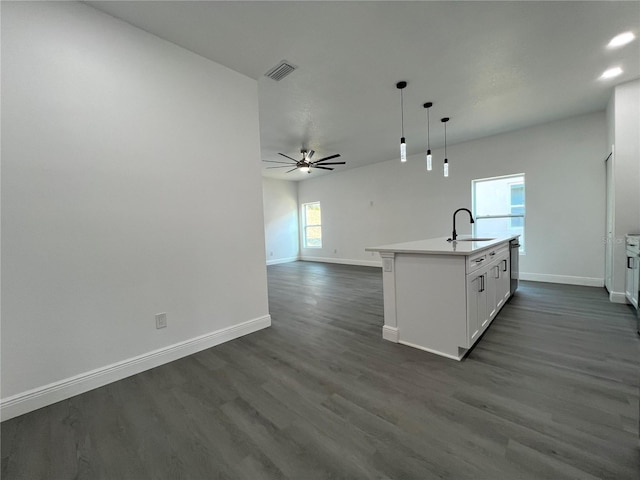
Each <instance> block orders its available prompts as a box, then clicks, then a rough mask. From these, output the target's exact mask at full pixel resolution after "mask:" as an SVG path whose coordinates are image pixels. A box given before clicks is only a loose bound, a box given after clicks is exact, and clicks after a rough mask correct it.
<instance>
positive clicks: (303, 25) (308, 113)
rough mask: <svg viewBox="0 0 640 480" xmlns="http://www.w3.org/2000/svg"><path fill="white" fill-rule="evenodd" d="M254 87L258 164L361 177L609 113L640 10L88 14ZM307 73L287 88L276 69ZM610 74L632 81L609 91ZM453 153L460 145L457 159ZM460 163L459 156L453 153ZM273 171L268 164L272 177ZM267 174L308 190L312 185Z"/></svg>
mask: <svg viewBox="0 0 640 480" xmlns="http://www.w3.org/2000/svg"><path fill="white" fill-rule="evenodd" d="M86 3H88V4H90V5H92V6H94V7H95V8H98V9H99V10H102V11H104V12H106V13H109V14H111V15H113V16H115V17H117V18H120V19H122V20H125V21H127V22H129V23H131V24H133V25H135V26H137V27H140V28H142V29H144V30H146V31H148V32H150V33H153V34H155V35H157V36H159V37H161V38H164V39H166V40H169V41H171V42H173V43H176V44H178V45H180V46H182V47H184V48H187V49H189V50H191V51H193V52H195V53H198V54H200V55H202V56H204V57H207V58H209V59H211V60H214V61H215V62H218V63H220V64H222V65H225V66H227V67H229V68H231V69H233V70H236V71H238V72H240V73H243V74H245V75H247V76H249V77H252V78H254V79H257V80H258V89H259V99H260V100H259V101H260V139H261V149H262V158H263V160H281V159H282V158H281V157H279V155H278V152H282V153H285V154H287V155H290V156H292V157H298V156H299V153H297V152H299V150H300V149H301V148H302V147H305V148H311V149H314V150H316V156H315V157H314V160H315V159H318V158H321V157H324V156H328V155H331V154H334V153H340V154H342V158H341V159H340V160H345V161H346V162H347V164H346V165H344V166H338V167H337V169H342V170H344V169H345V168H353V167H357V166H362V165H365V164H370V163H375V162H381V161H385V160H390V159H393V158H398V157H399V147H398V144H399V137H400V92H399V90H397V89H396V87H395V84H396V83H397V82H398V81H400V80H406V81H408V86H407V88H406V89H405V90H404V99H405V109H404V111H405V112H404V113H405V114H404V125H405V136H406V138H407V151H408V153H409V154H410V155H411V154H416V153H419V152H422V151H423V150H424V149H425V148H426V142H427V139H426V113H425V109H424V108H423V107H422V104H423V103H424V102H426V101H432V102H433V103H434V106H433V107H432V108H431V113H430V115H431V138H432V140H431V142H432V148H433V147H439V146H442V144H443V127H442V123H441V122H440V120H439V119H440V118H441V117H444V116H449V117H451V120H450V122H449V123H448V124H447V140H448V142H447V143H448V145H452V144H455V143H458V142H462V141H465V140H470V139H473V138H479V137H484V136H488V135H492V134H496V133H500V132H505V131H509V130H514V129H518V128H522V127H526V126H530V125H535V124H539V123H544V122H548V121H551V120H555V119H560V118H564V117H568V116H572V115H577V114H581V113H587V112H593V111H598V110H603V109H604V108H605V107H606V104H607V101H608V99H609V98H610V96H611V93H612V91H613V86H614V85H616V84H620V83H623V82H626V81H629V80H632V79H636V78H639V77H640V46H639V45H640V42H639V40H638V39H636V40H635V41H634V42H632V43H631V44H629V45H627V46H625V47H622V48H619V49H609V48H607V43H608V42H609V40H610V39H611V38H612V37H614V36H615V35H617V34H618V33H621V32H624V31H629V30H631V31H633V32H634V33H635V34H636V36H638V34H640V2H638V1H633V2H619V1H603V2H599V1H589V2H574V1H568V2H561V1H556V2H481V1H472V2H452V1H445V2H397V1H388V2H382V1H371V2H367V1H356V2H311V1H298V2H270V1H268V2H265V1H263V2H242V1H233V2H206V1H197V2H182V1H178V2H170V1H169V2H151V1H141V2H112V1H97V2H86ZM283 59H286V60H288V61H289V62H291V63H293V64H295V65H297V66H298V67H299V68H298V69H297V70H296V71H294V72H293V73H292V74H291V75H289V76H288V77H286V78H284V79H283V80H281V81H280V82H276V81H274V80H271V79H269V78H266V77H265V76H264V74H265V73H266V72H267V71H268V70H269V69H270V68H271V67H273V66H274V65H276V64H277V63H278V62H279V61H280V60H283ZM612 66H621V67H622V68H623V69H624V73H623V74H622V75H621V76H620V77H617V78H615V79H612V80H608V81H603V80H601V79H599V76H600V74H601V73H602V72H603V71H604V70H605V69H607V68H610V67H612ZM454 148H455V147H454ZM449 153H450V154H449V156H450V157H452V156H453V155H454V154H453V150H451V151H450V152H449ZM273 165H274V164H271V165H269V164H265V167H266V166H273ZM282 170H286V169H281V170H263V172H264V174H265V176H270V177H274V178H286V179H288V180H299V179H304V178H313V177H316V176H319V175H323V174H330V172H321V171H317V170H315V171H314V172H313V174H312V175H306V174H302V173H300V172H298V171H294V172H292V173H289V174H284V173H282Z"/></svg>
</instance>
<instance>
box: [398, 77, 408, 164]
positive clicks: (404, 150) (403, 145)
mask: <svg viewBox="0 0 640 480" xmlns="http://www.w3.org/2000/svg"><path fill="white" fill-rule="evenodd" d="M406 86H407V82H398V83H396V88H398V89H399V90H400V115H401V117H400V118H401V122H402V124H401V125H402V130H401V131H402V136H401V137H400V161H401V162H406V161H407V142H406V141H405V139H404V96H403V95H402V90H403V89H404V88H405V87H406Z"/></svg>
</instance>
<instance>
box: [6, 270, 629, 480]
mask: <svg viewBox="0 0 640 480" xmlns="http://www.w3.org/2000/svg"><path fill="white" fill-rule="evenodd" d="M268 274H269V302H270V313H271V315H272V320H273V325H272V327H271V328H269V329H266V330H262V331H260V332H256V333H254V334H251V335H248V336H245V337H243V338H240V339H237V340H234V341H232V342H228V343H226V344H224V345H220V346H218V347H215V348H212V349H209V350H206V351H203V352H200V353H198V354H196V355H193V356H190V357H187V358H184V359H182V360H179V361H176V362H173V363H171V364H167V365H164V366H161V367H158V368H155V369H153V370H150V371H147V372H144V373H142V374H139V375H136V376H133V377H130V378H127V379H125V380H122V381H119V382H116V383H113V384H111V385H108V386H105V387H102V388H99V389H96V390H93V391H91V392H88V393H86V394H83V395H79V396H77V397H74V398H71V399H69V400H65V401H62V402H59V403H57V404H55V405H51V406H49V407H46V408H43V409H40V410H38V411H35V412H31V413H29V414H27V415H23V416H21V417H18V418H15V419H12V420H9V421H6V422H4V423H3V424H2V447H1V451H2V470H1V473H2V479H4V480H13V479H29V480H34V479H47V480H59V479H90V480H95V479H108V480H114V479H135V480H140V479H182V478H184V479H195V480H199V479H203V480H204V479H247V480H257V479H300V480H306V479H339V478H344V479H420V480H423V479H431V478H434V479H435V478H450V479H465V478H469V479H491V480H494V479H594V478H607V479H617V480H621V479H633V480H637V479H638V478H640V455H639V442H638V374H639V369H638V366H639V365H638V363H639V357H640V339H639V337H638V336H637V335H636V334H635V328H634V316H633V314H632V311H631V309H630V308H629V307H627V306H625V305H616V304H611V303H609V302H608V299H607V294H606V292H605V291H604V290H603V289H598V288H588V287H577V286H563V285H551V284H543V283H527V282H521V288H520V290H518V292H517V294H516V296H515V297H514V298H513V299H512V300H511V301H510V302H509V303H508V304H507V305H506V306H505V307H504V309H503V310H502V312H501V313H500V314H499V315H498V317H497V318H496V319H495V320H494V322H493V325H492V326H491V328H489V330H488V331H487V332H486V334H485V335H484V337H483V338H482V339H481V340H480V342H479V344H478V345H477V346H476V348H474V349H473V350H472V351H471V353H470V354H469V356H468V357H467V358H466V359H465V360H464V361H463V362H456V361H453V360H448V359H445V358H441V357H438V356H435V355H432V354H429V353H426V352H422V351H419V350H415V349H412V348H409V347H406V346H402V345H398V344H393V343H390V342H386V341H383V340H382V338H381V327H382V325H383V318H382V277H381V272H380V269H376V268H368V267H354V266H345V265H332V264H321V263H310V262H295V263H289V264H283V265H274V266H270V267H268Z"/></svg>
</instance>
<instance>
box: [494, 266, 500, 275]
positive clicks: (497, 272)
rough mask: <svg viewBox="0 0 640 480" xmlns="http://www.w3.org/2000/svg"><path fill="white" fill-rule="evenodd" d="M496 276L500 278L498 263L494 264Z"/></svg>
mask: <svg viewBox="0 0 640 480" xmlns="http://www.w3.org/2000/svg"><path fill="white" fill-rule="evenodd" d="M495 268H496V278H500V265H496V267H495Z"/></svg>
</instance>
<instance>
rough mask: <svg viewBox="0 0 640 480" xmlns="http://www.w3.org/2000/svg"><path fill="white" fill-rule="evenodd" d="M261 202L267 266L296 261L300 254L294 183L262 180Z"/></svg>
mask: <svg viewBox="0 0 640 480" xmlns="http://www.w3.org/2000/svg"><path fill="white" fill-rule="evenodd" d="M262 198H263V203H264V237H265V248H266V252H265V254H266V257H267V265H272V264H276V263H283V262H290V261H292V260H297V259H298V256H299V254H300V248H299V242H298V235H299V221H298V217H299V208H298V185H297V183H296V182H289V181H286V180H275V179H272V178H263V180H262Z"/></svg>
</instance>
